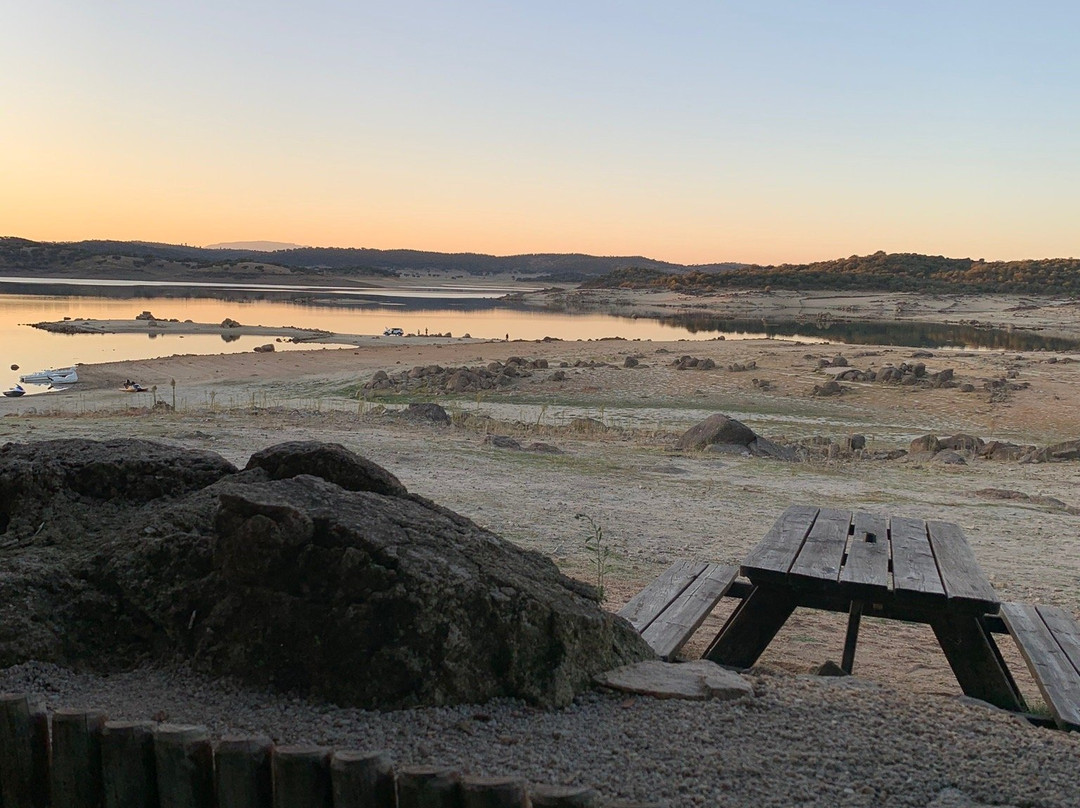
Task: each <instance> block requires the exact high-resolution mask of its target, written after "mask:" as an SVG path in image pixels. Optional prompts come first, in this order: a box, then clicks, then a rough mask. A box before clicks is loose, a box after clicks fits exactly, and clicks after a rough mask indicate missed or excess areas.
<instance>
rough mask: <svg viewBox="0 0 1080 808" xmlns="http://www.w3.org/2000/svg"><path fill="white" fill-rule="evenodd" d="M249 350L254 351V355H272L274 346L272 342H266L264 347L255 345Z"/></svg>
mask: <svg viewBox="0 0 1080 808" xmlns="http://www.w3.org/2000/svg"><path fill="white" fill-rule="evenodd" d="M251 350H253V351H255V353H273V352H274V344H273V343H272V342H268V343H266V344H265V345H256V346H255V347H254V348H252V349H251Z"/></svg>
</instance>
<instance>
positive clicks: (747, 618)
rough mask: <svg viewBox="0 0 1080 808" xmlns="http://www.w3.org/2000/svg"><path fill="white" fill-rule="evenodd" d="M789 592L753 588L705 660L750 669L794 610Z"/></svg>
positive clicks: (721, 631)
mask: <svg viewBox="0 0 1080 808" xmlns="http://www.w3.org/2000/svg"><path fill="white" fill-rule="evenodd" d="M795 606H796V602H795V598H794V597H792V595H791V593H790V591H788V590H786V589H783V588H773V587H769V586H761V585H759V586H755V587H754V589H753V591H751V592H750V595H749V597H747V598H746V599H745V600H744V601H743V602H742V603H740V604H739V605H738V606H737V607H736V609H735V611H734V612H732V614H731V617H729V618H728V620H727V622H726V623H725V624H724V627H723V628H722V629H720V633H719V634H717V635H716V639H714V640H713V641H712V643H711V644H710V645H709V648H708V650H707V651H705V657H704V658H705V659H711V660H712V661H713V662H717V663H719V664H721V665H729V666H731V667H733V668H749V667H751V666H752V665H753V664H754V663H755V662H757V659H758V657H759V656H761V654H762V652H763V651H764V650H765V649H766V648H767V647H768V645H769V643H770V642H772V638H773V637H775V636H776V633H777V632H778V631H780V629H781V628H782V627H783V625H784V623H785V622H786V621H787V619H788V618H789V617H790V616H791V613H792V612H793V611H795Z"/></svg>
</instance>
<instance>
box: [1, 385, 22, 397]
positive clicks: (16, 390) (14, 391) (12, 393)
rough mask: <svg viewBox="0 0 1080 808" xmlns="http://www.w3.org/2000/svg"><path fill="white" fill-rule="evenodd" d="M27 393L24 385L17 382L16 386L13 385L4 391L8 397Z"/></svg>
mask: <svg viewBox="0 0 1080 808" xmlns="http://www.w3.org/2000/svg"><path fill="white" fill-rule="evenodd" d="M25 393H26V391H25V390H23V387H22V385H21V384H17V385H15V386H14V387H12V388H11V389H10V390H5V391H4V395H5V396H7V397H8V398H18V397H19V396H21V395H25Z"/></svg>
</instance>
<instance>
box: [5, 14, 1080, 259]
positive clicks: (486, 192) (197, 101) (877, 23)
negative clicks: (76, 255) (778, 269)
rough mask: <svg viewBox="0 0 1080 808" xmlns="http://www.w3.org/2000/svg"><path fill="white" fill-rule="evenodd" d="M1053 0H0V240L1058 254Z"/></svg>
mask: <svg viewBox="0 0 1080 808" xmlns="http://www.w3.org/2000/svg"><path fill="white" fill-rule="evenodd" d="M1078 9H1080V7H1078V6H1076V5H1075V4H1072V3H1065V2H1054V3H1051V2H1033V3H1028V4H1022V5H1021V4H1014V3H1003V2H1001V3H999V2H981V3H968V2H933V3H931V2H918V1H914V2H910V3H902V4H901V3H895V4H868V3H861V2H794V1H792V2H775V1H774V0H765V1H764V2H756V3H732V2H672V3H663V4H660V3H645V2H581V1H580V0H578V2H558V1H554V2H547V3H524V2H520V3H498V4H496V3H485V2H476V1H475V0H465V2H461V3H454V4H449V3H436V2H413V1H412V0H403V2H397V3H393V4H389V3H378V4H376V3H347V2H339V1H337V0H335V1H334V2H330V1H329V0H313V2H310V3H303V4H300V3H285V2H278V1H277V0H267V1H266V2H260V3H255V2H235V1H233V0H223V1H222V2H216V3H211V2H202V1H201V0H196V1H195V2H190V3H185V4H148V3H145V2H138V3H136V2H128V0H117V1H116V2H110V3H108V4H105V3H80V2H70V1H65V2H61V1H58V0H41V2H36V3H18V4H8V5H7V6H6V7H5V8H4V9H3V10H0V24H2V25H3V29H4V30H5V32H6V33H7V36H6V37H5V47H4V48H3V49H2V51H0V76H2V78H0V94H2V97H3V99H4V104H3V109H4V114H3V116H2V118H0V120H2V126H0V142H2V143H3V149H2V150H0V184H2V188H3V192H2V194H0V235H14V236H22V237H25V238H31V239H38V240H56V241H71V240H79V239H87V238H108V239H122V240H144V241H162V242H172V243H187V244H212V243H217V242H224V241H240V240H253V239H269V240H275V241H282V242H294V243H298V244H306V245H317V246H340V247H350V246H351V247H377V248H397V247H408V248H414V249H423V250H440V251H448V252H464V251H468V252H485V253H494V254H514V253H530V252H586V253H593V254H600V255H616V254H617V255H646V256H649V257H653V258H660V259H666V260H671V261H678V262H683V263H705V262H713V261H745V262H761V263H780V262H802V261H812V260H818V259H826V258H834V257H837V256H843V255H850V254H855V253H859V254H863V253H870V252H873V251H875V250H879V249H882V250H886V251H889V252H923V253H930V254H944V255H951V256H955V257H967V256H970V257H983V258H986V259H1014V258H1041V257H1068V256H1074V255H1080V226H1078V225H1077V222H1078V221H1080V215H1078V214H1080V205H1078V202H1077V200H1078V197H1080V193H1078V190H1077V189H1078V188H1080V146H1078V142H1080V139H1078V138H1077V137H1076V133H1077V132H1078V131H1080V126H1078V123H1080V122H1078V120H1077V119H1078V117H1080V103H1078V100H1080V99H1078V94H1080V89H1078V88H1080V70H1078V59H1080V57H1078V56H1077V49H1076V47H1075V42H1074V37H1075V32H1076V31H1077V30H1080V10H1078Z"/></svg>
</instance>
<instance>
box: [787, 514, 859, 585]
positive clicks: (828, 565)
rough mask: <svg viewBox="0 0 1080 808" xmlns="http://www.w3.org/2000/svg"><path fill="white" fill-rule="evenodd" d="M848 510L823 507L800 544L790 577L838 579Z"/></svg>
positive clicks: (820, 579) (832, 580)
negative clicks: (801, 544)
mask: <svg viewBox="0 0 1080 808" xmlns="http://www.w3.org/2000/svg"><path fill="white" fill-rule="evenodd" d="M850 527H851V511H837V510H833V509H832V508H822V509H821V510H820V511H818V515H817V519H815V520H814V526H813V527H812V528H810V532H809V533H808V534H807V536H806V541H805V542H803V546H802V550H800V551H799V555H798V557H796V559H795V563H794V564H792V565H791V571H790V572H791V576H792V577H793V578H794V577H798V578H802V579H810V580H814V581H828V582H836V581H838V580H840V566H841V564H843V561H844V552H845V551H846V550H847V542H848V535H849V528H850Z"/></svg>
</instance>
